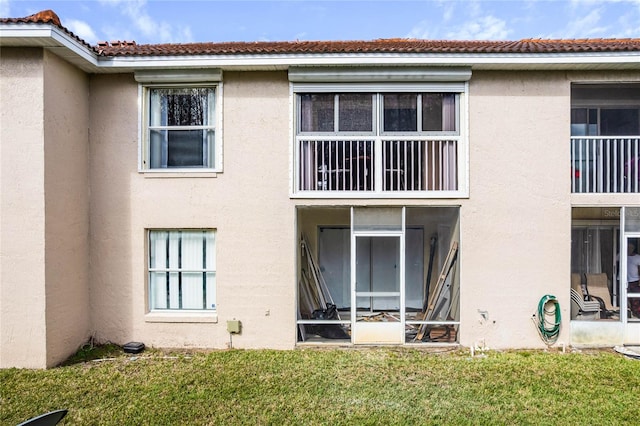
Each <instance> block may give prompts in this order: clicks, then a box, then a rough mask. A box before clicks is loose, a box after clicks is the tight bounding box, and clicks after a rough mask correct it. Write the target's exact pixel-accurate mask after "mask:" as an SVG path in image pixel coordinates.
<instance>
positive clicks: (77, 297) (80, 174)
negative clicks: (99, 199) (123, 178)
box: [44, 52, 90, 366]
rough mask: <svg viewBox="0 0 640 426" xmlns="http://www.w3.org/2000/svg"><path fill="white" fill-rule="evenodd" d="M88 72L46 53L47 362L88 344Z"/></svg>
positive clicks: (59, 359) (62, 358)
mask: <svg viewBox="0 0 640 426" xmlns="http://www.w3.org/2000/svg"><path fill="white" fill-rule="evenodd" d="M88 89H89V85H88V78H87V76H86V75H85V74H84V73H82V72H81V71H79V70H78V69H77V68H75V67H73V66H71V65H70V64H68V63H67V62H65V61H63V60H62V59H60V58H58V57H57V56H55V55H53V54H51V53H48V52H45V56H44V108H45V111H46V113H45V117H44V127H45V131H44V157H45V174H44V176H45V180H44V184H45V212H46V213H45V215H46V216H45V224H46V231H45V239H46V243H45V250H46V295H47V302H46V303H47V307H46V315H47V319H46V322H47V365H48V366H51V365H55V364H56V363H59V362H60V361H62V360H64V359H65V358H66V357H68V356H69V355H70V354H72V353H73V352H75V350H76V349H77V348H78V347H79V346H80V345H81V344H82V343H84V342H85V341H86V340H87V338H88V336H89V331H90V322H89V321H90V318H89V288H88V280H89V182H88V173H87V167H88V164H87V160H88V155H87V153H88V142H89V140H88V130H89V128H88V126H89V92H88Z"/></svg>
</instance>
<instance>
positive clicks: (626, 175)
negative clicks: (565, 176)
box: [571, 136, 640, 193]
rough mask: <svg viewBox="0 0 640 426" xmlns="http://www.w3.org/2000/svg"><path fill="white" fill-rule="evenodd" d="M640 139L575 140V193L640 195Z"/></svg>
mask: <svg viewBox="0 0 640 426" xmlns="http://www.w3.org/2000/svg"><path fill="white" fill-rule="evenodd" d="M639 153H640V136H624V137H590V136H580V137H572V138H571V192H574V193H637V192H640V191H639V189H640V181H639V174H638V166H639V160H640V156H639V155H638V154H639Z"/></svg>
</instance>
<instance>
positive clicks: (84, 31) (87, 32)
mask: <svg viewBox="0 0 640 426" xmlns="http://www.w3.org/2000/svg"><path fill="white" fill-rule="evenodd" d="M65 25H66V27H67V28H69V29H70V30H71V32H73V33H74V34H75V35H77V36H78V37H80V38H81V39H82V40H84V41H86V42H87V43H89V44H95V43H97V42H98V36H97V35H96V33H95V32H94V31H93V29H92V28H91V26H90V25H89V24H87V23H86V22H84V21H78V20H76V19H68V20H67V21H66V22H65Z"/></svg>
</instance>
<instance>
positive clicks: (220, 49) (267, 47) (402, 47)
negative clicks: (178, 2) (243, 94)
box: [98, 39, 640, 56]
mask: <svg viewBox="0 0 640 426" xmlns="http://www.w3.org/2000/svg"><path fill="white" fill-rule="evenodd" d="M633 51H635V52H640V39H580V40H544V39H525V40H520V41H458V40H416V39H380V40H372V41H291V42H226V43H186V44H135V43H129V44H122V43H119V44H116V45H113V44H108V43H102V44H100V45H99V46H98V52H99V53H100V54H101V55H104V56H181V55H261V54H322V53H336V54H339V53H580V52H633Z"/></svg>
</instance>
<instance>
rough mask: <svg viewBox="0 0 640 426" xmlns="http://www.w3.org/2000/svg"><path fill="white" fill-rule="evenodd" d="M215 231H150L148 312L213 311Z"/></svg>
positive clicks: (214, 297) (214, 304) (214, 307)
mask: <svg viewBox="0 0 640 426" xmlns="http://www.w3.org/2000/svg"><path fill="white" fill-rule="evenodd" d="M215 237H216V233H215V231H214V230H150V231H149V309H150V310H152V311H154V310H156V311H157V310H171V311H173V310H192V311H193V310H199V311H202V310H215V309H216V243H215V241H216V238H215Z"/></svg>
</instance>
